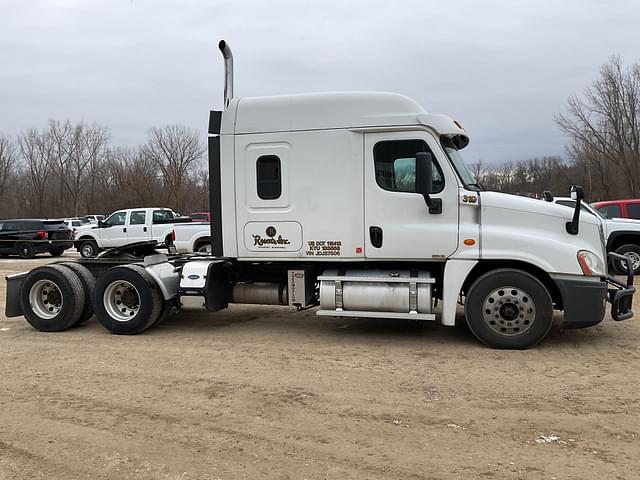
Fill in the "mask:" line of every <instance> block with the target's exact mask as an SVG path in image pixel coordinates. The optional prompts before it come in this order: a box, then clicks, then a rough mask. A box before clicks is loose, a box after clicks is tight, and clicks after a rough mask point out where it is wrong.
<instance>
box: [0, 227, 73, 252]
mask: <svg viewBox="0 0 640 480" xmlns="http://www.w3.org/2000/svg"><path fill="white" fill-rule="evenodd" d="M72 246H73V238H72V237H71V231H70V230H69V228H68V227H67V224H66V223H65V222H63V221H62V220H34V219H11V220H0V256H2V257H7V256H9V255H12V254H17V255H19V256H20V257H22V258H32V257H33V256H34V255H35V254H36V253H50V254H51V255H52V256H54V257H58V256H60V255H62V254H63V253H64V251H65V250H66V249H68V248H71V247H72Z"/></svg>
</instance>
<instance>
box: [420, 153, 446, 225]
mask: <svg viewBox="0 0 640 480" xmlns="http://www.w3.org/2000/svg"><path fill="white" fill-rule="evenodd" d="M432 189H433V159H432V156H431V154H430V153H427V152H418V153H416V192H417V193H420V194H422V196H423V197H424V201H425V203H426V204H427V207H429V213H431V214H439V213H442V199H441V198H431V195H430V194H431V190H432Z"/></svg>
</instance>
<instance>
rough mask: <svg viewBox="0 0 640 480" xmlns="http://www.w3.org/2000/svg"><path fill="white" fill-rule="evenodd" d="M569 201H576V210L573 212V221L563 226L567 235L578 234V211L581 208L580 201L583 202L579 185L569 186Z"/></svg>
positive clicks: (582, 193) (582, 191) (582, 194)
mask: <svg viewBox="0 0 640 480" xmlns="http://www.w3.org/2000/svg"><path fill="white" fill-rule="evenodd" d="M571 200H575V201H576V208H575V210H574V211H573V219H572V220H571V221H570V222H567V223H566V224H565V227H566V229H567V233H568V234H570V235H577V234H578V225H579V224H580V209H581V208H582V200H584V190H583V188H582V187H581V186H579V185H572V186H571Z"/></svg>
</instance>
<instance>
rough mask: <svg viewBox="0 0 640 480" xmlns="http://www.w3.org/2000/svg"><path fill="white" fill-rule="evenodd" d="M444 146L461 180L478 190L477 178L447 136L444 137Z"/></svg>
mask: <svg viewBox="0 0 640 480" xmlns="http://www.w3.org/2000/svg"><path fill="white" fill-rule="evenodd" d="M442 148H444V151H445V152H446V154H447V156H448V157H449V160H451V163H452V164H453V168H454V169H455V170H456V173H457V174H458V176H459V177H460V180H462V183H463V184H464V186H465V187H472V189H473V190H477V189H478V184H476V182H475V180H474V179H473V175H471V172H470V171H469V169H468V168H467V165H466V164H465V163H464V160H463V159H462V155H460V152H459V151H458V149H457V148H456V147H455V145H454V144H453V142H452V141H451V140H450V139H448V138H446V137H444V138H442Z"/></svg>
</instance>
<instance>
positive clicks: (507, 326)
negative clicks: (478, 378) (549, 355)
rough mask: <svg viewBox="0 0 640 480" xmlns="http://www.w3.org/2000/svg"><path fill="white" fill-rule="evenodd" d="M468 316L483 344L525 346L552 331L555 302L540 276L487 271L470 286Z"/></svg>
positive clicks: (491, 345) (467, 301)
mask: <svg viewBox="0 0 640 480" xmlns="http://www.w3.org/2000/svg"><path fill="white" fill-rule="evenodd" d="M465 317H466V319H467V324H468V325H469V329H470V330H471V331H472V332H473V334H474V335H475V336H476V337H477V338H478V340H480V341H481V342H483V343H484V344H486V345H488V346H490V347H493V348H512V349H524V348H529V347H532V346H534V345H536V344H537V343H538V342H540V341H541V340H542V339H543V338H544V337H546V336H547V333H549V330H550V329H551V325H552V324H553V304H552V301H551V296H550V295H549V292H548V291H547V289H546V288H545V286H544V285H543V284H542V283H541V282H540V281H539V280H538V279H537V278H535V277H534V276H533V275H530V274H528V273H526V272H522V271H520V270H514V269H506V268H505V269H500V270H494V271H491V272H488V273H485V274H484V275H482V276H481V277H479V278H478V279H477V280H476V281H475V282H474V283H473V284H472V285H471V288H470V289H469V291H468V293H467V296H466V301H465Z"/></svg>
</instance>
